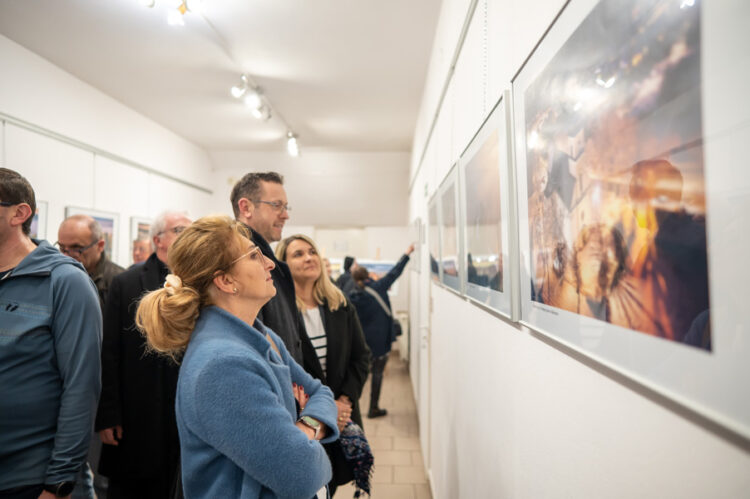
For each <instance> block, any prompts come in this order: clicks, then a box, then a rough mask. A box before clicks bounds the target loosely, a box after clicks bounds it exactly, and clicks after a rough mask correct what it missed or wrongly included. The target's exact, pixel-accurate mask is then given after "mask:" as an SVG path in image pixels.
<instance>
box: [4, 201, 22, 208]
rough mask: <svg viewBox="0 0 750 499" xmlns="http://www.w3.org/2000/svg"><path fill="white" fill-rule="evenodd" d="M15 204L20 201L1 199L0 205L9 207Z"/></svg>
mask: <svg viewBox="0 0 750 499" xmlns="http://www.w3.org/2000/svg"><path fill="white" fill-rule="evenodd" d="M14 204H18V203H10V202H8V201H0V206H5V207H8V206H13V205H14Z"/></svg>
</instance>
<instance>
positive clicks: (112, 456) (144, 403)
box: [96, 212, 191, 499]
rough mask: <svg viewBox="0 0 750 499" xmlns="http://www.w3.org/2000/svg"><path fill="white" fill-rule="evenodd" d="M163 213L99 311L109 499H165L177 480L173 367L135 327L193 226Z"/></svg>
mask: <svg viewBox="0 0 750 499" xmlns="http://www.w3.org/2000/svg"><path fill="white" fill-rule="evenodd" d="M190 223H191V221H190V219H189V218H188V217H187V216H186V215H185V214H184V213H179V212H166V213H163V214H162V215H160V216H159V217H157V218H156V220H155V221H154V223H153V225H152V226H151V236H152V239H153V242H154V247H155V248H156V251H155V252H154V253H152V254H151V256H150V257H149V258H148V259H147V260H146V261H145V262H144V263H143V264H142V265H138V266H135V267H131V268H130V269H128V270H127V271H125V272H123V273H122V274H120V275H118V276H117V277H115V278H114V279H113V280H112V283H111V285H110V291H109V295H108V297H107V301H106V304H105V308H104V338H103V343H102V394H101V398H100V401H99V410H98V413H97V416H96V430H97V431H98V432H99V436H100V437H101V440H102V442H103V443H104V444H105V445H104V446H103V448H102V457H101V460H100V462H99V472H100V473H101V474H103V475H105V476H107V477H109V490H108V493H107V497H108V499H121V498H139V499H141V498H143V499H150V498H153V499H164V498H166V497H169V496H170V493H171V491H172V488H173V487H174V486H175V484H176V482H177V480H178V469H179V467H178V465H179V448H180V444H179V440H178V436H177V423H176V420H175V413H174V400H175V393H176V389H177V372H178V366H177V364H175V363H174V362H173V361H172V360H169V359H167V358H166V357H162V356H158V355H156V354H155V353H153V352H148V351H147V349H146V340H145V338H144V337H143V336H141V333H140V332H139V331H138V330H137V329H136V327H135V312H136V309H137V308H138V301H139V299H140V298H141V296H143V294H144V293H146V292H148V291H153V290H155V289H158V288H160V287H161V286H163V284H164V280H165V279H166V276H167V274H168V273H169V269H168V268H167V250H168V249H169V247H170V246H171V245H172V243H173V242H174V241H175V240H176V239H177V236H178V235H179V234H180V232H182V231H183V230H185V228H186V227H187V226H188V225H190Z"/></svg>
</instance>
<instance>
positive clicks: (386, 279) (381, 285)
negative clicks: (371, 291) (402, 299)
mask: <svg viewBox="0 0 750 499" xmlns="http://www.w3.org/2000/svg"><path fill="white" fill-rule="evenodd" d="M413 251H414V245H413V244H412V245H411V246H409V247H408V248H407V249H406V253H404V254H403V256H401V259H400V260H399V261H398V263H397V264H396V265H395V266H394V267H393V268H392V269H391V270H389V271H388V273H387V274H386V275H384V276H383V277H382V278H380V279H379V280H377V281H376V282H375V283H373V284H371V286H372V287H373V288H375V287H377V288H378V289H381V290H384V291H388V290H389V289H390V287H391V286H392V285H393V283H394V282H396V279H398V278H399V277H400V276H401V273H402V272H403V271H404V268H405V267H406V264H407V263H409V255H411V254H412V252H413Z"/></svg>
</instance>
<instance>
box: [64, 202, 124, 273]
mask: <svg viewBox="0 0 750 499" xmlns="http://www.w3.org/2000/svg"><path fill="white" fill-rule="evenodd" d="M72 215H88V216H90V217H92V218H93V219H94V220H96V221H97V222H99V225H101V227H102V232H103V234H104V236H103V237H104V251H106V252H107V256H109V259H110V260H112V261H116V260H117V243H118V242H119V236H118V234H119V232H118V231H119V230H120V215H119V214H117V213H112V212H109V211H100V210H92V209H90V208H79V207H77V206H67V207H65V218H68V217H70V216H72Z"/></svg>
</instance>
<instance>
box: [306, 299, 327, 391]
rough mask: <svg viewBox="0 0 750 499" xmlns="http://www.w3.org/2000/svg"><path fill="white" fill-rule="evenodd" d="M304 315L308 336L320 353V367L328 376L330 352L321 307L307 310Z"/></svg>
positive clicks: (316, 350)
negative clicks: (327, 361)
mask: <svg viewBox="0 0 750 499" xmlns="http://www.w3.org/2000/svg"><path fill="white" fill-rule="evenodd" d="M302 316H303V317H304V319H305V329H307V336H309V337H310V341H311V342H312V345H313V347H314V348H315V353H316V354H317V355H318V360H319V361H320V367H322V368H323V374H324V375H326V376H327V375H328V373H327V371H326V355H327V352H328V339H327V338H326V330H325V328H324V327H323V315H322V314H321V313H320V309H319V308H318V307H315V308H308V309H307V310H305V313H304V314H302Z"/></svg>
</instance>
